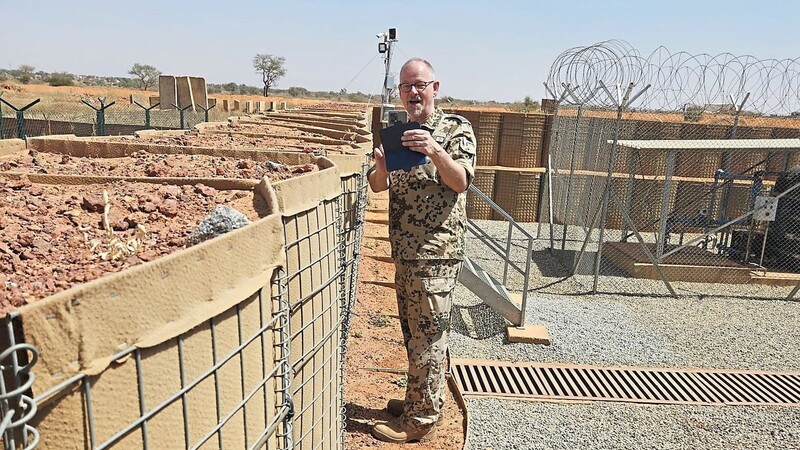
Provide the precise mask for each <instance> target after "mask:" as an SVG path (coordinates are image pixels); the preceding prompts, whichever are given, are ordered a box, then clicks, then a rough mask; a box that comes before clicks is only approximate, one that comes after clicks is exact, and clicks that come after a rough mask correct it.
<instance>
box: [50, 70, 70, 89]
mask: <svg viewBox="0 0 800 450" xmlns="http://www.w3.org/2000/svg"><path fill="white" fill-rule="evenodd" d="M47 83H48V84H50V86H72V85H73V84H74V79H73V75H72V74H71V73H67V72H56V73H54V74H51V75H50V77H49V78H48V79H47Z"/></svg>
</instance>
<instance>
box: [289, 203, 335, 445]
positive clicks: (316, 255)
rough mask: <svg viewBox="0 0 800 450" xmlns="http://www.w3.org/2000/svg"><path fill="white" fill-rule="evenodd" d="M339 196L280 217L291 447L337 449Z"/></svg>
mask: <svg viewBox="0 0 800 450" xmlns="http://www.w3.org/2000/svg"><path fill="white" fill-rule="evenodd" d="M341 214H342V211H341V210H340V209H339V199H338V198H337V199H334V200H327V201H323V202H322V203H321V204H320V205H319V206H318V207H316V208H314V209H311V210H307V211H303V212H301V213H298V214H296V215H293V216H289V217H285V218H284V230H285V231H284V232H285V239H286V255H287V275H286V283H287V286H288V298H289V303H290V329H291V340H290V342H291V351H290V354H291V360H290V361H291V367H292V370H293V371H294V380H293V382H292V395H293V398H294V407H295V416H294V419H293V423H292V427H293V434H292V436H293V442H294V445H295V448H301V449H312V448H341V445H342V438H343V428H342V420H341V418H340V413H341V409H342V406H343V398H342V391H341V386H342V378H341V377H342V370H341V365H342V360H341V357H342V355H341V352H340V343H341V339H342V336H341V333H342V305H341V303H340V302H341V298H340V293H341V292H342V290H343V288H344V286H342V285H341V284H342V274H343V271H344V268H343V266H342V264H341V256H342V255H341V252H342V248H341V247H340V246H341V239H340V234H339V233H340V230H341V223H342V217H341Z"/></svg>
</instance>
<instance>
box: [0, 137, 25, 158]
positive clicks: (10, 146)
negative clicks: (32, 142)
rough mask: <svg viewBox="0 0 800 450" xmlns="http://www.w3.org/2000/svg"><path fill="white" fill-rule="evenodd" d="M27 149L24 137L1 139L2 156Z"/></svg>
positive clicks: (0, 152)
mask: <svg viewBox="0 0 800 450" xmlns="http://www.w3.org/2000/svg"><path fill="white" fill-rule="evenodd" d="M20 150H25V141H24V140H22V139H0V156H4V155H8V154H12V153H16V152H18V151H20Z"/></svg>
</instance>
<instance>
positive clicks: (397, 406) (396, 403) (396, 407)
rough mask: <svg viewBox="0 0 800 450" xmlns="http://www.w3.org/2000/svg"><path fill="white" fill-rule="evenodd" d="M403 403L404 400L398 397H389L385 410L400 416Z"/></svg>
mask: <svg viewBox="0 0 800 450" xmlns="http://www.w3.org/2000/svg"><path fill="white" fill-rule="evenodd" d="M404 403H405V402H404V401H403V400H400V399H399V398H390V399H389V401H388V402H386V412H388V413H389V414H391V415H392V416H394V417H400V416H402V415H403V404H404Z"/></svg>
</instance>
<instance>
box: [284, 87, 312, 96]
mask: <svg viewBox="0 0 800 450" xmlns="http://www.w3.org/2000/svg"><path fill="white" fill-rule="evenodd" d="M286 93H287V94H289V96H290V97H308V96H310V95H311V92H309V91H308V89H306V88H304V87H297V86H292V87H290V88H289V89H287V90H286Z"/></svg>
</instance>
